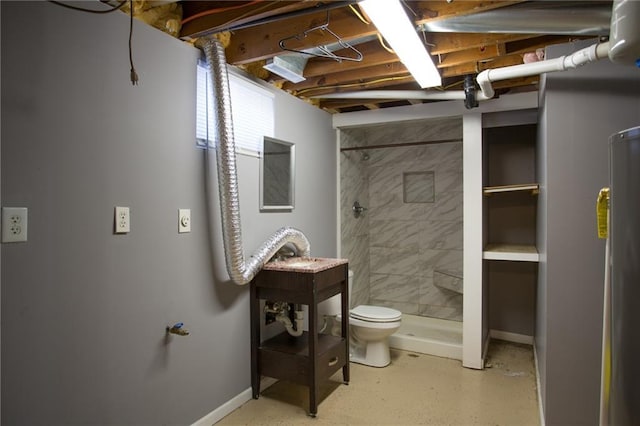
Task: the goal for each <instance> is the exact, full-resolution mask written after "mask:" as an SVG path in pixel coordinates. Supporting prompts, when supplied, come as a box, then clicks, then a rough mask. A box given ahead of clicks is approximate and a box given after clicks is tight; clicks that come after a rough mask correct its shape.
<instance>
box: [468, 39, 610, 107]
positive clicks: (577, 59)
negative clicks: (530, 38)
mask: <svg viewBox="0 0 640 426" xmlns="http://www.w3.org/2000/svg"><path fill="white" fill-rule="evenodd" d="M608 53H609V42H606V43H596V44H593V45H591V46H589V47H585V48H584V49H581V50H578V51H576V52H574V53H572V54H570V55H567V56H561V57H559V58H555V59H549V60H547V61H541V62H531V63H528V64H521V65H514V66H512V67H504V68H493V69H489V70H484V71H482V72H481V73H480V74H478V77H477V78H476V81H477V82H478V86H480V91H481V93H482V94H483V95H484V97H485V98H486V99H491V98H493V96H494V95H495V91H494V90H493V87H492V86H491V83H492V82H494V81H501V80H508V79H510V78H519V77H530V76H532V75H540V74H543V73H546V72H554V71H566V70H568V69H572V68H578V67H579V66H582V65H584V64H587V63H589V62H595V61H597V60H599V59H602V58H605V57H607V56H608ZM478 100H482V99H481V98H480V97H478Z"/></svg>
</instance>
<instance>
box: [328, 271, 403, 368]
mask: <svg viewBox="0 0 640 426" xmlns="http://www.w3.org/2000/svg"><path fill="white" fill-rule="evenodd" d="M352 288H353V271H349V300H351V289H352ZM323 308H324V309H323ZM323 311H324V312H323ZM320 313H324V315H325V316H326V317H331V316H335V317H336V320H337V322H336V323H335V327H334V329H333V330H332V334H337V335H339V334H340V328H339V324H340V321H341V316H340V298H339V296H336V297H334V298H332V299H330V300H329V301H327V302H326V304H325V305H324V306H323V307H321V308H320ZM401 319H402V312H400V311H397V310H395V309H391V308H385V307H382V306H370V305H359V306H356V307H355V308H353V309H351V311H350V315H349V325H350V329H349V334H350V339H349V340H350V344H349V352H350V360H351V361H352V362H357V363H358V364H364V365H369V366H372V367H386V366H387V365H389V363H390V362H391V357H390V355H389V336H391V335H392V334H393V333H395V332H396V331H397V330H398V329H399V328H400V322H401Z"/></svg>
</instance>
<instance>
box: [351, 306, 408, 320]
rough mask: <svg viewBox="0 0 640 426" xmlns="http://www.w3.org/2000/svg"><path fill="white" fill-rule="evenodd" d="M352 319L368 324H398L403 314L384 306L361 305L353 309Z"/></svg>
mask: <svg viewBox="0 0 640 426" xmlns="http://www.w3.org/2000/svg"><path fill="white" fill-rule="evenodd" d="M349 316H350V317H351V318H355V319H359V320H361V321H366V322H378V323H383V322H396V321H400V319H401V318H402V312H400V311H397V310H395V309H391V308H385V307H382V306H370V305H360V306H356V307H355V308H353V309H351V311H350V315H349Z"/></svg>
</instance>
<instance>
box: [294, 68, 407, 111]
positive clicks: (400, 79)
mask: <svg viewBox="0 0 640 426" xmlns="http://www.w3.org/2000/svg"><path fill="white" fill-rule="evenodd" d="M400 83H411V87H410V89H409V90H411V89H413V90H420V87H419V86H418V84H417V83H416V82H415V80H414V79H413V77H412V76H411V75H410V74H407V75H397V76H392V77H387V78H386V79H376V80H373V81H358V82H353V83H348V84H343V85H340V86H337V87H318V88H309V89H305V90H300V91H299V92H297V93H296V96H301V97H311V96H317V95H324V94H327V93H342V92H352V91H357V90H366V89H379V88H385V87H387V86H390V85H396V84H400ZM360 103H361V104H362V102H360Z"/></svg>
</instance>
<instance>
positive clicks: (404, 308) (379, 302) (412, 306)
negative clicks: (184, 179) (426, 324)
mask: <svg viewBox="0 0 640 426" xmlns="http://www.w3.org/2000/svg"><path fill="white" fill-rule="evenodd" d="M369 304H371V305H374V306H384V307H387V308H392V309H396V310H398V311H400V312H402V313H404V314H410V315H420V305H419V304H417V303H405V302H393V301H391V300H386V299H373V298H371V299H370V300H369Z"/></svg>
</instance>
